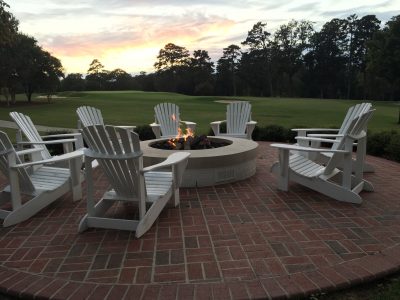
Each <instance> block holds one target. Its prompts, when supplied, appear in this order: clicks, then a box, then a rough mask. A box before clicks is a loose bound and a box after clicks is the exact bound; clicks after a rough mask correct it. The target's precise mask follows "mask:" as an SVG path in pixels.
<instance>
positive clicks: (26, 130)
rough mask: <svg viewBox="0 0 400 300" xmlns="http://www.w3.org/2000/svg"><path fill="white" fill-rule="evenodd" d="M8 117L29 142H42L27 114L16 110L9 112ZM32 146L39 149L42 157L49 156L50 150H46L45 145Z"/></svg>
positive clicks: (47, 157) (46, 157)
mask: <svg viewBox="0 0 400 300" xmlns="http://www.w3.org/2000/svg"><path fill="white" fill-rule="evenodd" d="M10 117H11V118H12V119H13V120H14V122H15V123H16V124H17V125H18V127H19V129H20V130H21V131H22V132H23V134H24V135H25V136H26V138H27V139H28V141H30V142H42V141H43V139H42V137H41V136H40V134H39V132H38V131H37V129H36V127H35V125H34V124H33V122H32V120H31V118H30V117H29V116H27V115H24V114H22V113H18V112H15V111H14V112H10ZM33 147H34V148H36V149H40V150H41V151H40V154H41V155H42V158H43V159H49V158H51V154H50V152H49V151H48V150H47V148H46V146H45V145H33Z"/></svg>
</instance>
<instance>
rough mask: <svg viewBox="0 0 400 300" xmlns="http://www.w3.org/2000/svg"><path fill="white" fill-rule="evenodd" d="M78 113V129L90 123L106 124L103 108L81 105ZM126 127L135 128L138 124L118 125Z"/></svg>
mask: <svg viewBox="0 0 400 300" xmlns="http://www.w3.org/2000/svg"><path fill="white" fill-rule="evenodd" d="M76 114H77V115H78V129H82V127H87V126H90V125H105V124H104V120H103V116H102V114H101V110H100V109H97V108H95V107H91V106H81V107H78V109H77V110H76ZM117 127H120V128H124V129H129V130H133V129H135V128H136V126H117Z"/></svg>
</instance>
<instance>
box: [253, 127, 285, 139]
mask: <svg viewBox="0 0 400 300" xmlns="http://www.w3.org/2000/svg"><path fill="white" fill-rule="evenodd" d="M288 136H289V130H288V129H286V128H284V127H282V126H280V125H268V126H266V127H261V128H260V130H259V140H260V141H270V142H287V140H288Z"/></svg>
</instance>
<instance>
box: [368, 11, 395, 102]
mask: <svg viewBox="0 0 400 300" xmlns="http://www.w3.org/2000/svg"><path fill="white" fill-rule="evenodd" d="M399 49H400V15H398V16H395V17H392V19H391V20H390V21H388V22H387V23H386V25H385V27H384V28H383V29H382V30H381V31H378V32H376V33H375V34H374V36H373V39H372V40H371V41H370V42H369V43H368V63H367V70H368V72H369V73H370V74H371V75H373V76H376V77H378V78H383V79H384V80H385V81H386V82H387V83H388V85H389V99H390V100H394V99H395V93H396V91H397V90H398V86H399V85H400V55H399Z"/></svg>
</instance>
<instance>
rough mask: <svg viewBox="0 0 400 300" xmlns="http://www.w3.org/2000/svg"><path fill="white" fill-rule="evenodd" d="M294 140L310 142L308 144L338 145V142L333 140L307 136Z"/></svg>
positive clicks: (297, 137)
mask: <svg viewBox="0 0 400 300" xmlns="http://www.w3.org/2000/svg"><path fill="white" fill-rule="evenodd" d="M295 139H296V140H301V141H310V142H322V143H331V144H335V143H340V140H333V139H323V138H317V137H308V136H296V137H295Z"/></svg>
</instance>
